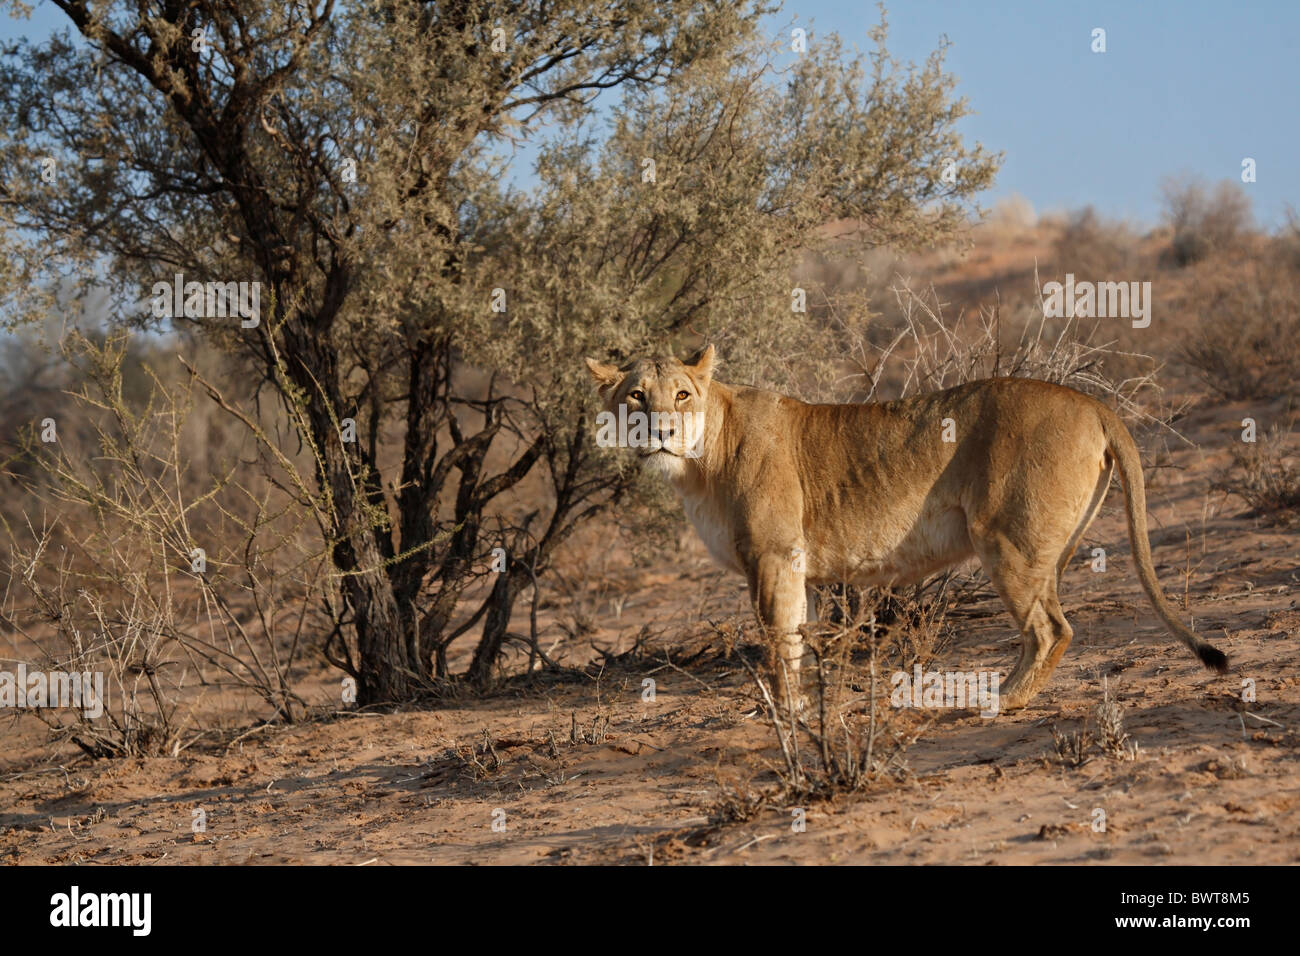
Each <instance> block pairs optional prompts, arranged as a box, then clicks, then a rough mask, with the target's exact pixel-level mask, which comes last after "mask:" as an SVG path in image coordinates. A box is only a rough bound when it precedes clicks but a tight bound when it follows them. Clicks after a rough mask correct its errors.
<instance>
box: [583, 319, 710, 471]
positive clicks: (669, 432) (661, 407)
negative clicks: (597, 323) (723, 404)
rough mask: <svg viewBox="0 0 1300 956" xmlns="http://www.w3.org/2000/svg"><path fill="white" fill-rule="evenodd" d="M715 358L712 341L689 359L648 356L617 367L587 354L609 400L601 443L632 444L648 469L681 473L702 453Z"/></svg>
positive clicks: (600, 388) (600, 422) (599, 429)
mask: <svg viewBox="0 0 1300 956" xmlns="http://www.w3.org/2000/svg"><path fill="white" fill-rule="evenodd" d="M713 363H714V350H713V346H712V345H709V346H707V347H705V348H704V349H703V350H702V351H701V352H700V353H699V354H697V355H696V356H695V357H694V358H692V359H690V360H689V361H687V362H682V361H680V360H678V359H676V358H671V357H669V358H658V359H652V358H642V359H634V360H633V361H631V362H629V363H627V364H626V365H624V366H623V367H622V368H617V367H615V366H613V365H607V364H605V363H603V362H598V361H596V360H595V359H590V358H589V359H587V368H589V369H590V370H591V376H592V378H594V379H595V380H596V387H597V388H596V390H597V393H598V394H599V395H600V397H601V399H602V400H603V401H604V404H605V410H604V411H603V412H602V413H601V415H600V416H599V417H598V418H597V422H596V425H597V442H598V443H599V444H601V445H606V446H608V445H616V446H619V447H623V448H628V449H630V450H631V451H632V452H634V453H635V454H636V455H637V456H638V457H639V458H640V459H641V461H642V462H643V464H644V465H645V467H646V468H649V469H651V470H653V471H655V472H658V473H659V474H661V475H663V476H664V477H665V478H680V477H681V476H682V475H683V474H684V473H685V471H686V468H687V460H688V459H690V458H694V457H698V456H699V454H700V450H701V449H700V442H701V440H702V439H703V437H704V435H705V433H706V416H707V412H708V397H709V384H710V382H711V381H712V378H713Z"/></svg>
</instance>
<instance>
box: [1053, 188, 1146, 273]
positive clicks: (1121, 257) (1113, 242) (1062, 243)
mask: <svg viewBox="0 0 1300 956" xmlns="http://www.w3.org/2000/svg"><path fill="white" fill-rule="evenodd" d="M1136 248H1137V241H1136V239H1135V238H1134V236H1133V233H1132V232H1131V231H1130V230H1129V229H1128V228H1127V227H1126V226H1124V225H1123V224H1121V223H1112V222H1106V221H1105V220H1103V219H1102V218H1101V217H1100V216H1098V215H1097V212H1096V210H1094V209H1093V208H1092V207H1091V206H1088V207H1086V208H1084V209H1081V210H1079V211H1077V212H1073V213H1071V214H1070V216H1069V217H1068V218H1067V219H1066V221H1065V223H1064V225H1063V227H1062V229H1061V234H1060V235H1059V236H1057V238H1056V241H1055V242H1054V243H1053V253H1054V261H1055V264H1056V271H1057V272H1059V273H1061V274H1065V273H1067V272H1071V273H1074V275H1076V276H1078V277H1079V278H1080V279H1088V280H1097V279H1100V278H1102V277H1108V276H1115V275H1117V274H1118V273H1119V272H1120V271H1121V270H1123V269H1124V268H1125V267H1126V266H1128V265H1129V264H1130V263H1131V262H1132V261H1133V257H1134V253H1135V252H1136Z"/></svg>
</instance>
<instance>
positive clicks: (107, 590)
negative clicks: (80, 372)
mask: <svg viewBox="0 0 1300 956" xmlns="http://www.w3.org/2000/svg"><path fill="white" fill-rule="evenodd" d="M64 348H65V358H66V359H67V360H68V361H69V362H72V363H74V364H77V365H78V366H79V367H82V368H83V369H84V373H85V374H84V380H83V385H82V387H81V388H80V390H79V391H77V392H76V393H74V394H73V395H72V396H71V399H72V403H71V405H70V408H69V417H68V418H65V420H69V421H71V420H75V421H76V422H77V423H78V424H79V427H80V428H81V429H83V430H86V431H88V432H89V433H90V434H92V435H93V438H94V441H93V446H91V447H78V446H77V443H76V442H65V440H64V439H63V438H60V440H59V441H58V442H54V443H49V444H45V443H41V442H39V441H38V440H37V438H36V436H35V435H34V434H29V436H28V439H29V445H28V448H27V455H28V456H29V459H30V460H31V461H33V462H35V464H36V466H37V467H38V468H39V469H40V472H41V474H42V479H43V480H42V482H41V483H39V484H37V483H29V488H28V490H29V491H30V492H31V494H32V495H33V498H32V499H29V502H28V505H29V508H28V511H29V514H36V515H38V517H36V518H35V520H34V521H33V520H31V519H28V523H27V524H26V526H25V527H24V526H17V527H15V526H13V525H8V526H7V528H6V530H7V532H8V538H9V541H8V544H9V549H8V560H7V561H6V562H5V565H4V566H3V567H2V568H0V573H2V574H3V575H4V576H5V577H6V578H7V586H6V588H5V594H4V603H3V609H2V610H3V616H4V618H5V620H6V623H7V624H9V626H10V627H11V628H12V630H13V632H14V634H15V638H16V639H15V646H19V643H18V642H19V641H21V642H22V645H23V646H24V648H25V652H28V651H30V652H34V654H35V659H34V661H33V665H34V668H35V669H41V670H43V671H56V672H76V673H89V674H98V675H102V676H101V678H100V679H101V680H102V681H103V683H104V684H105V685H106V687H105V692H104V694H103V697H104V698H105V700H104V708H103V713H102V714H97V715H88V714H87V713H86V710H85V709H84V708H82V709H73V710H67V709H52V708H47V707H33V708H30V713H32V714H34V715H35V716H36V717H37V718H39V719H41V720H42V721H44V722H45V723H46V724H47V725H49V727H50V729H51V732H52V740H53V742H56V743H57V742H59V741H63V740H66V741H69V742H71V743H73V744H76V745H77V746H78V747H80V748H81V749H82V750H83V751H84V752H86V753H87V754H90V755H92V756H96V757H101V756H127V755H140V754H143V755H152V754H170V755H175V754H177V753H179V752H180V750H182V749H184V748H185V747H188V746H190V745H191V744H193V743H194V742H195V741H196V740H198V739H200V738H201V737H203V736H204V735H205V734H206V733H209V732H211V728H210V727H207V728H205V727H202V726H200V725H199V724H198V723H197V722H196V716H195V715H196V710H197V708H198V706H199V704H200V702H201V700H202V698H203V696H204V695H205V694H206V693H209V692H210V691H212V690H214V689H218V688H220V689H224V690H228V691H232V692H233V694H234V697H235V699H236V700H237V701H238V702H239V703H240V704H241V706H242V707H243V708H244V709H248V710H255V708H254V706H253V705H256V704H257V703H258V702H260V703H261V705H263V706H262V707H261V708H260V713H257V716H260V717H263V718H267V717H269V718H272V719H280V720H293V719H295V718H296V717H298V716H301V715H302V713H303V711H304V710H305V704H304V702H303V701H302V699H301V698H300V697H299V696H298V694H297V693H296V692H295V691H294V689H293V682H292V679H291V674H292V672H293V670H294V668H295V666H296V665H297V664H298V663H299V662H300V660H301V658H302V656H303V653H304V650H305V647H306V636H307V635H308V634H311V633H312V632H313V631H317V632H318V631H319V630H320V628H321V626H322V624H321V620H320V619H319V618H318V617H317V615H316V613H315V612H314V611H313V608H314V606H315V605H316V604H317V602H318V601H319V600H320V598H321V596H322V584H323V583H324V575H323V573H322V572H323V569H324V568H325V567H326V566H327V555H326V554H325V553H324V552H323V547H322V545H321V544H320V542H321V540H322V536H321V535H319V534H313V533H312V532H311V529H310V528H308V527H306V525H308V524H309V519H308V518H307V517H306V516H305V509H302V508H300V507H299V505H300V502H299V501H298V500H297V499H296V498H295V496H294V495H293V494H291V493H285V492H284V491H282V490H278V489H276V488H274V486H273V485H272V484H271V483H270V482H266V483H261V482H257V481H255V480H254V476H255V475H257V472H256V471H255V470H250V474H249V475H247V476H246V477H244V478H242V479H239V478H236V477H235V473H236V471H238V468H237V465H238V464H241V463H242V462H240V461H239V456H238V455H232V456H230V457H226V458H225V459H224V461H220V462H219V463H218V461H217V460H216V458H219V457H220V456H216V457H214V458H213V459H207V458H204V459H200V461H199V463H198V465H197V467H196V464H195V462H194V460H193V459H192V458H191V457H190V455H189V454H188V453H187V451H186V450H185V445H186V439H185V434H186V423H187V420H188V419H189V417H190V413H191V411H192V410H193V407H194V406H193V402H194V396H193V394H192V388H191V387H190V386H189V385H186V384H179V385H177V384H169V383H166V382H164V381H163V380H162V379H161V378H159V377H157V376H154V377H153V378H152V379H151V380H150V391H149V392H148V395H147V398H146V399H145V400H144V401H133V400H132V399H131V398H130V396H129V395H128V394H127V391H126V389H125V386H124V376H123V365H124V361H125V359H126V355H127V350H128V337H127V336H126V335H124V334H122V335H113V336H110V337H109V338H108V339H107V340H105V341H104V342H102V343H99V342H95V341H93V340H91V339H87V338H85V337H82V336H78V335H72V336H69V337H68V339H66V340H65V343H64ZM146 371H147V370H146ZM92 449H93V450H92ZM200 551H201V554H200Z"/></svg>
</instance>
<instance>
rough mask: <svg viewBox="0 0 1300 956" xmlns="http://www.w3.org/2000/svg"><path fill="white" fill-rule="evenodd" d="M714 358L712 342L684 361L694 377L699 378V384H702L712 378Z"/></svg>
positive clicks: (715, 352)
mask: <svg viewBox="0 0 1300 956" xmlns="http://www.w3.org/2000/svg"><path fill="white" fill-rule="evenodd" d="M716 359H717V351H716V350H715V349H714V348H713V345H712V344H709V345H706V346H704V348H702V349H700V350H699V351H698V352H696V353H695V356H694V357H693V358H692V359H691V360H690V361H688V362H687V363H686V366H687V368H689V369H690V370H691V371H692V372H693V373H694V374H695V377H696V378H697V379H699V380H700V382H701V384H703V383H707V382H708V381H709V379H711V378H713V369H714V366H715V365H716V364H717V363H716Z"/></svg>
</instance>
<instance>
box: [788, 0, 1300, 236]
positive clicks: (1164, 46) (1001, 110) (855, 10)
mask: <svg viewBox="0 0 1300 956" xmlns="http://www.w3.org/2000/svg"><path fill="white" fill-rule="evenodd" d="M791 14H797V15H798V18H799V25H803V24H804V22H805V21H807V20H812V21H813V25H814V28H815V30H833V31H834V32H837V33H839V34H840V36H841V37H843V38H844V39H845V40H855V41H856V42H857V43H858V45H859V46H860V47H861V48H864V49H865V48H866V47H867V46H868V43H869V41H868V39H867V36H866V31H867V30H868V29H869V28H870V27H871V26H872V25H873V24H874V23H875V22H876V21H877V19H878V14H877V11H876V9H875V7H874V6H873V5H871V4H869V3H862V4H846V3H842V2H841V3H836V2H831V0H810V2H800V3H795V4H790V5H787V7H786V10H785V16H786V17H787V18H789V17H790V15H791ZM889 23H890V41H889V46H890V51H891V53H892V54H893V55H894V56H896V57H897V58H899V59H909V60H916V61H920V60H922V59H923V58H924V57H925V56H926V55H927V54H928V53H929V51H930V50H932V49H933V48H934V47H935V46H936V44H937V41H938V39H939V37H940V36H941V35H946V36H947V37H948V39H949V41H951V44H952V45H951V47H950V48H949V50H948V58H947V63H948V67H949V69H950V70H951V71H952V72H953V73H954V74H956V76H957V77H958V79H959V84H958V91H959V93H961V94H962V95H964V96H965V97H966V98H967V99H968V100H969V101H970V106H971V109H972V110H974V112H975V114H976V115H974V116H972V117H970V118H968V120H967V121H966V122H965V123H964V125H963V127H962V131H963V133H964V134H965V135H967V136H968V137H970V138H972V139H975V140H979V141H981V142H983V143H984V145H985V146H987V147H989V148H990V149H994V150H1002V151H1004V152H1005V153H1006V161H1005V165H1004V166H1003V168H1002V172H1001V174H1000V175H999V176H998V181H997V184H996V185H995V187H994V188H993V189H992V190H991V191H990V193H989V194H988V201H991V200H994V199H996V198H997V197H999V196H1005V195H1009V194H1011V193H1019V194H1020V195H1022V196H1024V197H1025V198H1027V199H1028V200H1029V201H1030V202H1032V203H1033V204H1034V207H1035V208H1036V209H1037V210H1038V211H1039V212H1040V213H1041V212H1044V211H1048V210H1053V209H1063V208H1077V207H1080V206H1084V205H1088V204H1092V205H1093V206H1095V207H1096V208H1097V210H1098V211H1099V212H1101V213H1103V214H1105V215H1108V216H1111V217H1115V218H1125V219H1129V220H1131V221H1133V222H1135V223H1147V224H1154V223H1155V222H1156V221H1157V219H1158V218H1159V214H1160V182H1161V180H1162V179H1163V178H1164V177H1165V176H1166V175H1169V174H1178V173H1191V174H1195V175H1200V176H1203V177H1205V178H1207V179H1209V180H1218V179H1232V180H1235V181H1237V182H1240V177H1241V162H1242V159H1243V158H1245V157H1251V158H1253V159H1254V160H1255V161H1256V164H1257V165H1256V175H1257V181H1256V182H1255V183H1253V184H1250V185H1245V186H1244V187H1243V188H1245V189H1246V190H1247V191H1248V194H1249V195H1250V196H1251V198H1252V199H1253V201H1254V207H1255V215H1256V218H1257V220H1258V221H1259V222H1260V223H1261V224H1263V225H1268V226H1273V225H1277V224H1279V223H1281V222H1282V221H1283V210H1284V208H1285V205H1286V204H1287V203H1288V202H1289V203H1292V204H1293V205H1295V206H1297V208H1300V195H1297V193H1298V192H1300V190H1297V188H1296V185H1297V184H1296V173H1297V172H1300V122H1297V114H1300V108H1298V106H1297V93H1298V92H1300V82H1297V72H1296V67H1295V64H1296V53H1295V49H1296V43H1297V39H1296V38H1297V36H1298V35H1300V3H1297V2H1295V0H1243V2H1231V3H1226V2H1218V3H1211V2H1205V0H1198V2H1176V0H1154V2H1153V0H1121V2H1091V0H1089V2H1079V0H1065V2H1061V0H1040V2H1029V0H1014V2H1006V0H999V2H983V3H981V2H962V0H911V2H908V3H906V4H903V3H896V4H892V5H890V7H889ZM1095 27H1101V28H1103V29H1104V30H1105V31H1106V52H1105V53H1093V52H1092V50H1091V44H1092V31H1093V28H1095ZM814 36H815V32H814ZM988 201H986V203H985V204H986V205H987V204H988Z"/></svg>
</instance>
